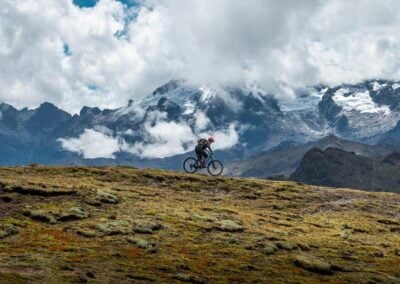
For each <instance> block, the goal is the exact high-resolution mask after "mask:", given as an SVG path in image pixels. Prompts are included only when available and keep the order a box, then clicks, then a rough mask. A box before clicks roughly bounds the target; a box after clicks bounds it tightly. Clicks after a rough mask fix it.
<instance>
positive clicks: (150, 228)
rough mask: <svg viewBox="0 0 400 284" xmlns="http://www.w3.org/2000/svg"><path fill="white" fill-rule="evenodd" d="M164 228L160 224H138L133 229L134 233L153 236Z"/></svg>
mask: <svg viewBox="0 0 400 284" xmlns="http://www.w3.org/2000/svg"><path fill="white" fill-rule="evenodd" d="M161 228H162V226H161V225H160V224H158V223H157V224H146V223H142V224H136V225H135V226H134V227H133V231H134V232H135V233H138V234H152V233H153V232H154V231H158V230H160V229H161Z"/></svg>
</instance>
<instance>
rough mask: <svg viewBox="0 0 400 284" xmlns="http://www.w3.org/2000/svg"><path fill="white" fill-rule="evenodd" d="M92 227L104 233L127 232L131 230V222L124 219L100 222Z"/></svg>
mask: <svg viewBox="0 0 400 284" xmlns="http://www.w3.org/2000/svg"><path fill="white" fill-rule="evenodd" d="M93 228H94V229H96V230H98V231H100V232H101V233H103V234H104V235H117V234H128V233H130V232H132V227H131V224H130V222H128V221H126V220H121V221H110V222H106V223H100V224H96V225H94V226H93Z"/></svg>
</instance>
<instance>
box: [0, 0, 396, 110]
mask: <svg viewBox="0 0 400 284" xmlns="http://www.w3.org/2000/svg"><path fill="white" fill-rule="evenodd" d="M0 6H1V9H0V101H3V102H6V103H10V104H12V105H14V106H16V107H19V108H21V107H30V108H33V107H36V106H38V105H40V104H41V103H42V102H43V101H49V102H51V103H54V104H55V105H57V106H59V107H61V108H63V109H65V110H67V111H69V112H71V113H77V112H79V110H80V108H81V107H82V106H85V105H86V106H98V107H101V108H116V107H120V106H123V105H126V104H127V102H128V100H129V99H131V98H132V99H134V100H137V99H139V98H140V97H143V96H145V95H147V94H149V93H151V92H152V91H153V90H154V89H155V88H157V87H158V86H160V85H162V84H163V83H165V82H167V81H169V80H171V79H182V80H185V81H186V82H188V83H190V84H195V85H211V84H212V85H215V84H219V85H227V84H238V85H258V86H260V87H262V88H264V89H265V90H266V91H267V92H269V93H273V94H274V95H276V96H277V97H278V98H288V97H292V96H293V93H294V92H293V91H294V90H296V89H298V88H303V87H305V86H310V85H316V84H326V85H330V86H333V85H337V84H341V83H358V82H361V81H363V80H366V79H373V78H382V79H391V80H399V79H400V17H398V15H397V14H398V11H400V1H398V0H351V1H348V0H299V1H291V0H280V1H277V0H246V1H232V0H184V1H183V0H135V1H132V0H120V1H117V0H98V1H94V0H74V1H72V0H57V1H55V0H2V1H1V3H0Z"/></svg>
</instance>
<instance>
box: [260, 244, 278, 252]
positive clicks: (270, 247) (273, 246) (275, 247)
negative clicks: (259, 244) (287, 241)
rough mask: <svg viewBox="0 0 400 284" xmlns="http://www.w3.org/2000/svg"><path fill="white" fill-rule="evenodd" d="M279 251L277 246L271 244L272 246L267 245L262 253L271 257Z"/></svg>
mask: <svg viewBox="0 0 400 284" xmlns="http://www.w3.org/2000/svg"><path fill="white" fill-rule="evenodd" d="M277 250H278V248H277V246H276V245H275V244H272V243H271V244H266V245H265V246H264V248H263V249H262V252H263V253H264V254H266V255H271V254H274V253H275V252H276V251H277Z"/></svg>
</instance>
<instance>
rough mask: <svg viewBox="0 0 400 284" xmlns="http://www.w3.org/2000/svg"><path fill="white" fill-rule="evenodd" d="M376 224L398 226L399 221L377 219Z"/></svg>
mask: <svg viewBox="0 0 400 284" xmlns="http://www.w3.org/2000/svg"><path fill="white" fill-rule="evenodd" d="M378 222H379V223H381V224H385V225H400V222H399V221H397V220H393V219H379V220H378Z"/></svg>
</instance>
